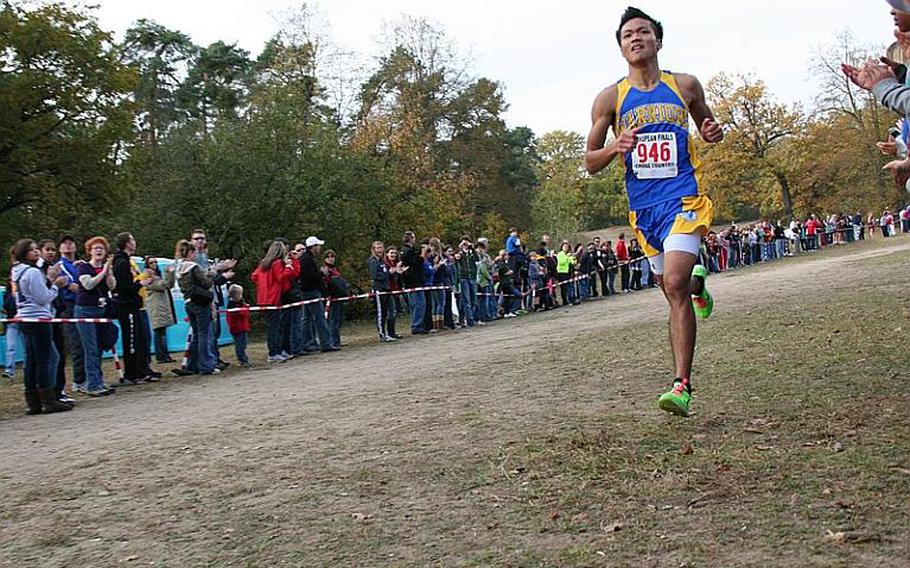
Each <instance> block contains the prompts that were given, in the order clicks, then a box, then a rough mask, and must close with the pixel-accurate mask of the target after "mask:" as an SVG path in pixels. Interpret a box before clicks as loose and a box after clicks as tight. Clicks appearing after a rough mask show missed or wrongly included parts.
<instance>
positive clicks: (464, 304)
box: [458, 278, 478, 327]
mask: <svg viewBox="0 0 910 568" xmlns="http://www.w3.org/2000/svg"><path fill="white" fill-rule="evenodd" d="M459 285H460V286H461V301H460V302H459V305H458V306H459V307H458V309H459V311H460V312H461V315H462V316H464V319H465V322H466V323H467V324H468V327H473V326H474V323H475V322H476V321H477V318H478V313H477V281H476V280H470V279H467V278H466V279H464V280H462V281H461V282H460V283H459Z"/></svg>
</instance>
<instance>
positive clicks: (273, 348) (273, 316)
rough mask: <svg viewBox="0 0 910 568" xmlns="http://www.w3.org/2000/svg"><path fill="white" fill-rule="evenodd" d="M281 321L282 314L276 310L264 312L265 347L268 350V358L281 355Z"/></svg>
mask: <svg viewBox="0 0 910 568" xmlns="http://www.w3.org/2000/svg"><path fill="white" fill-rule="evenodd" d="M282 320H283V314H282V313H281V312H280V311H278V310H269V311H267V312H265V328H266V345H267V346H268V348H269V357H275V356H277V355H281V352H282V351H283V349H282V346H281V343H282V341H281V339H282V337H284V333H283V330H282V328H281V324H282Z"/></svg>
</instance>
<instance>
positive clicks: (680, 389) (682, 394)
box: [657, 381, 692, 417]
mask: <svg viewBox="0 0 910 568" xmlns="http://www.w3.org/2000/svg"><path fill="white" fill-rule="evenodd" d="M691 398H692V395H691V394H689V389H687V388H686V385H685V384H684V383H683V382H682V381H676V382H674V383H673V388H672V389H670V390H669V391H667V392H665V393H664V394H662V395H660V398H659V399H657V405H658V406H659V407H660V409H661V410H663V411H664V412H669V413H670V414H675V415H677V416H683V417H688V416H689V401H690V400H691Z"/></svg>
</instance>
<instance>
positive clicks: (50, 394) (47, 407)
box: [38, 387, 73, 414]
mask: <svg viewBox="0 0 910 568" xmlns="http://www.w3.org/2000/svg"><path fill="white" fill-rule="evenodd" d="M38 393H39V395H40V396H41V404H43V405H44V413H45V414H51V413H54V412H65V411H67V410H72V409H73V406H72V405H71V404H64V403H62V402H60V401H59V400H57V391H56V390H54V387H51V388H49V389H38Z"/></svg>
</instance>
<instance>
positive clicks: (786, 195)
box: [774, 172, 793, 221]
mask: <svg viewBox="0 0 910 568" xmlns="http://www.w3.org/2000/svg"><path fill="white" fill-rule="evenodd" d="M774 177H776V178H777V183H779V184H780V200H781V203H782V204H783V206H784V214H786V216H787V217H786V218H787V220H788V221H790V220H792V219H793V199H792V198H791V197H790V182H788V181H787V176H786V174H784V173H783V172H774Z"/></svg>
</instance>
